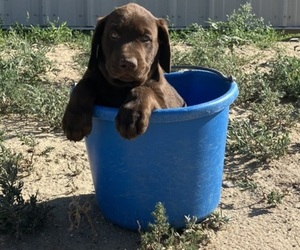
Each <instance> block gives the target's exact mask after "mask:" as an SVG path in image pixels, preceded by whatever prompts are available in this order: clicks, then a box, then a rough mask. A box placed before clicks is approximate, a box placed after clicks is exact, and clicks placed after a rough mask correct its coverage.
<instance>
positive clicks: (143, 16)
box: [62, 3, 185, 141]
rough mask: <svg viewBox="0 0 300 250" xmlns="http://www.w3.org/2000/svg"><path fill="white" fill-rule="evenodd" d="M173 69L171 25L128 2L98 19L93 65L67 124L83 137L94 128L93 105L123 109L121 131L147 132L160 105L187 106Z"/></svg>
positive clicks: (74, 136) (129, 135)
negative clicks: (170, 75) (174, 83)
mask: <svg viewBox="0 0 300 250" xmlns="http://www.w3.org/2000/svg"><path fill="white" fill-rule="evenodd" d="M163 70H164V71H166V72H169V71H170V43H169V35H168V31H167V24H166V22H165V21H164V20H163V19H158V18H155V17H154V16H153V15H152V14H151V13H150V12H149V11H147V10H146V9H144V8H143V7H141V6H139V5H137V4H133V3H130V4H127V5H124V6H122V7H119V8H117V9H115V10H114V11H113V12H112V13H111V14H109V15H107V16H105V17H104V18H101V19H99V20H98V23H97V26H96V28H95V31H94V35H93V38H92V49H91V56H90V60H89V63H88V69H87V71H86V72H85V74H84V76H83V78H82V79H81V80H80V81H79V83H78V84H77V85H76V87H75V88H74V90H73V92H72V94H71V97H70V101H69V103H68V105H67V108H66V111H65V114H64V117H63V121H62V125H63V130H64V132H65V134H66V136H67V138H68V139H70V140H73V141H79V140H81V139H82V138H83V137H84V136H86V135H88V134H89V133H90V132H91V129H92V112H93V106H94V105H96V104H98V105H103V106H110V107H116V108H119V111H118V114H117V116H116V120H115V124H116V128H117V130H118V132H119V133H120V135H121V136H122V137H124V138H126V139H133V138H135V137H137V136H138V135H141V134H143V133H144V132H145V131H146V129H147V127H148V124H149V118H150V115H151V112H152V111H153V110H154V109H161V108H173V107H182V106H184V105H185V103H184V100H183V99H182V98H181V97H180V96H179V95H178V93H177V92H176V91H175V89H174V88H173V87H171V85H170V84H169V83H168V82H167V81H166V79H165V77H164V74H163Z"/></svg>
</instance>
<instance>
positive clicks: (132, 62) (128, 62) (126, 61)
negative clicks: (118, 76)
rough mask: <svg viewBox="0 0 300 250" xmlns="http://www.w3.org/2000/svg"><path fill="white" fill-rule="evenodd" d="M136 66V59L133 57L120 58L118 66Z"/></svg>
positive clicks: (129, 67) (124, 68)
mask: <svg viewBox="0 0 300 250" xmlns="http://www.w3.org/2000/svg"><path fill="white" fill-rule="evenodd" d="M136 67H137V60H136V59H135V58H134V57H131V58H121V60H120V68H121V69H122V70H133V69H135V68H136Z"/></svg>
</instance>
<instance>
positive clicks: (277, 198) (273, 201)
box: [266, 190, 285, 206]
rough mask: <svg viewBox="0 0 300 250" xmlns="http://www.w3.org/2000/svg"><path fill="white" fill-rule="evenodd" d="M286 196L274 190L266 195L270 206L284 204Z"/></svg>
mask: <svg viewBox="0 0 300 250" xmlns="http://www.w3.org/2000/svg"><path fill="white" fill-rule="evenodd" d="M284 196H285V195H284V194H283V193H280V192H279V191H277V190H273V191H271V192H270V193H268V194H267V195H266V199H267V202H268V204H270V205H273V206H276V205H278V204H279V203H281V202H282V199H283V198H284Z"/></svg>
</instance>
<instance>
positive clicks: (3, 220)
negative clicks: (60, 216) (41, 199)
mask: <svg viewBox="0 0 300 250" xmlns="http://www.w3.org/2000/svg"><path fill="white" fill-rule="evenodd" d="M0 155H1V156H0V233H3V234H10V235H14V236H15V237H17V238H19V237H21V236H22V234H27V233H33V232H35V231H36V230H38V229H39V228H41V227H42V226H43V224H44V223H45V221H46V219H47V216H48V214H49V212H50V211H51V209H52V207H50V206H48V205H46V204H38V203H37V195H31V196H30V198H29V200H27V201H25V200H24V198H23V196H22V187H23V182H22V181H20V180H19V178H18V168H19V167H20V161H21V160H22V159H23V156H22V155H21V154H15V153H12V152H11V151H10V150H8V149H7V148H5V147H4V145H3V144H2V143H0Z"/></svg>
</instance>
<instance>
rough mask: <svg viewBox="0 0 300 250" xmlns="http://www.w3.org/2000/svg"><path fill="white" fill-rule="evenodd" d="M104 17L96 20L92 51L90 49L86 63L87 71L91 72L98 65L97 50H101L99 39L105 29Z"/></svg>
mask: <svg viewBox="0 0 300 250" xmlns="http://www.w3.org/2000/svg"><path fill="white" fill-rule="evenodd" d="M105 20H106V18H105V17H101V18H99V19H98V21H97V24H96V28H95V30H94V34H93V38H92V49H91V56H90V60H89V63H88V69H89V70H93V69H94V68H95V67H97V64H98V56H99V52H100V51H99V50H101V49H102V48H101V38H102V35H103V31H104V27H105Z"/></svg>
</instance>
